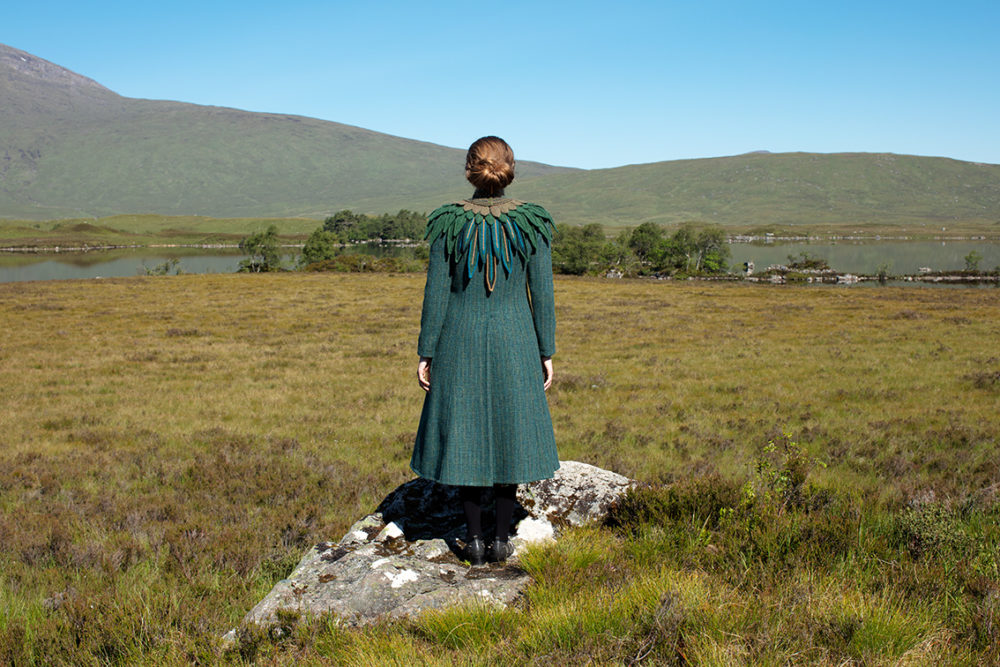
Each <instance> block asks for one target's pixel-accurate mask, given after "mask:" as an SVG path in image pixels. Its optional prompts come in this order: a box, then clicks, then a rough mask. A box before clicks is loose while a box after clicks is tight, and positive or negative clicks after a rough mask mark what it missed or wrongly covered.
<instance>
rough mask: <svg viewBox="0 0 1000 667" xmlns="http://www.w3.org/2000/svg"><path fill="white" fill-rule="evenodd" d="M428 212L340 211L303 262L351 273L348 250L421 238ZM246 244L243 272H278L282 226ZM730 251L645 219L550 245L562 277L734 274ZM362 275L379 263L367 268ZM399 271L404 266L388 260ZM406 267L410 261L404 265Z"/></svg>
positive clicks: (700, 234) (704, 229)
mask: <svg viewBox="0 0 1000 667" xmlns="http://www.w3.org/2000/svg"><path fill="white" fill-rule="evenodd" d="M426 226H427V215H426V214H424V213H416V212H414V211H408V210H405V209H404V210H401V211H399V212H398V213H395V214H383V215H379V216H371V215H365V214H363V213H355V212H353V211H349V210H343V211H338V212H337V213H334V214H333V215H331V216H329V217H327V218H326V219H325V220H324V221H323V224H322V226H320V227H319V228H317V229H316V230H315V231H314V232H313V233H312V234H311V235H310V236H309V238H308V239H307V240H306V242H305V246H304V247H303V248H302V255H301V258H300V260H299V264H300V266H302V267H307V266H313V267H315V268H320V267H322V268H325V269H327V270H330V269H333V270H352V269H351V268H347V267H354V265H355V264H358V263H357V262H350V261H345V260H344V256H345V255H348V254H351V253H350V251H345V248H344V246H345V245H347V244H350V243H356V242H359V241H384V240H402V239H410V240H413V239H422V238H423V235H424V230H425V228H426ZM240 247H241V248H243V249H244V251H245V252H247V254H248V255H250V257H249V258H248V259H247V260H244V262H243V263H242V264H241V270H242V271H273V270H278V269H280V268H281V267H280V261H279V255H278V250H277V248H278V239H277V229H276V228H274V227H273V226H272V227H271V228H269V229H268V230H267V231H266V232H259V233H257V234H254V235H251V236H249V237H247V238H245V239H244V240H243V241H242V242H241V243H240ZM729 257H730V255H729V246H728V244H727V243H726V236H725V233H724V232H723V230H722V228H721V227H718V226H717V225H702V224H697V223H685V224H683V225H681V226H680V227H679V228H678V229H676V230H674V231H673V232H672V233H671V232H668V230H667V229H666V228H665V227H663V226H662V225H658V224H656V223H653V222H644V223H642V224H641V225H639V226H638V227H635V228H634V229H629V230H625V231H623V232H621V233H619V234H618V235H617V236H615V237H613V238H608V236H607V235H606V233H605V231H604V227H603V226H601V225H599V224H589V225H584V226H583V227H574V226H570V225H566V224H557V225H556V230H555V234H554V236H553V242H552V267H553V270H554V271H555V272H556V273H567V274H574V275H583V274H592V275H604V274H607V273H609V272H611V273H619V274H621V275H622V276H640V275H708V274H718V273H726V272H727V271H728V270H729ZM413 259H414V260H417V261H418V262H419V261H426V259H427V247H426V245H420V246H417V247H415V248H414V249H413ZM363 264H364V266H365V267H367V268H365V269H363V270H379V269H378V268H374V269H373V268H372V267H377V266H379V264H378V263H372V262H370V261H369V262H367V263H363ZM389 264H391V265H392V268H391V269H389V270H399V267H398V266H397V264H398V262H389V263H388V264H387V266H388V265H389ZM405 264H406V266H407V267H410V266H413V263H412V262H406V263H405Z"/></svg>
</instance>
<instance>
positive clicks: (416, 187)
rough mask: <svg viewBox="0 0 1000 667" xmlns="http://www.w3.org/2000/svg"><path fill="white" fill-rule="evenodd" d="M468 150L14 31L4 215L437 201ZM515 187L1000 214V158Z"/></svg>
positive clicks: (525, 172) (630, 213)
mask: <svg viewBox="0 0 1000 667" xmlns="http://www.w3.org/2000/svg"><path fill="white" fill-rule="evenodd" d="M463 164H464V151H463V150H461V149H457V148H450V147H447V146H440V145H438V144H433V143H429V142H423V141H418V140H414V139H406V138H403V137H395V136H392V135H387V134H383V133H379V132H376V131H373V130H369V129H365V128H361V127H356V126H352V125H345V124H340V123H335V122H333V121H325V120H319V119H315V118H309V117H306V116H296V115H292V114H281V113H259V112H250V111H244V110H240V109H235V108H230V107H219V106H202V105H196V104H191V103H186V102H174V101H169V100H147V99H134V98H127V97H122V96H120V95H118V94H117V93H115V92H113V91H111V90H109V89H108V88H105V87H104V86H102V85H101V84H100V83H98V82H96V81H94V80H93V79H89V78H87V77H85V76H83V75H80V74H77V73H75V72H72V71H70V70H68V69H66V68H63V67H60V66H59V65H56V64H53V63H50V62H49V61H46V60H44V59H41V58H38V57H37V56H33V55H32V54H30V53H27V52H24V51H20V50H18V49H15V48H13V47H9V46H4V45H0V218H8V219H11V218H23V219H53V218H71V217H100V216H107V215H115V214H132V213H155V214H160V215H200V216H212V217H227V218H243V217H292V216H303V217H314V218H320V217H323V216H325V215H328V214H330V213H332V212H333V211H336V210H339V209H344V208H350V209H354V210H357V211H359V212H365V213H382V212H387V211H395V210H398V209H400V208H408V209H412V210H420V211H429V210H431V209H433V208H435V207H436V206H437V205H439V204H440V203H441V202H444V201H452V200H455V199H461V198H463V197H466V196H468V195H469V194H470V193H469V186H468V185H467V184H466V183H465V180H464V175H463ZM517 175H518V176H517V180H516V181H515V182H514V184H513V185H512V186H511V188H510V189H509V190H508V194H510V195H511V196H514V197H517V198H520V199H531V200H535V201H540V202H544V203H545V205H546V207H548V208H549V209H550V210H551V211H552V212H553V213H554V214H555V215H556V217H557V219H559V220H562V221H566V222H570V223H588V222H600V223H603V224H608V225H611V226H624V225H635V224H639V223H640V222H644V221H656V222H665V223H670V222H682V221H685V220H704V221H710V222H718V223H721V224H725V225H744V226H746V225H767V224H782V225H789V224H799V223H808V224H826V223H831V224H840V223H859V224H860V223H875V224H897V223H900V222H913V221H917V222H919V223H920V224H932V223H933V224H936V223H938V222H940V221H955V220H962V221H969V222H975V223H977V224H978V223H990V224H992V223H998V222H1000V165H990V164H979V163H971V162H963V161H960V160H953V159H951V158H939V157H922V156H920V157H918V156H907V155H897V154H887V153H831V154H817V153H770V152H767V151H752V152H750V153H745V154H742V155H736V156H725V157H713V158H696V159H687V160H672V161H664V162H652V163H645V164H636V165H625V166H621V167H613V168H606V169H592V170H579V169H572V168H568V167H557V166H552V165H546V164H542V163H535V162H520V161H519V162H518V164H517Z"/></svg>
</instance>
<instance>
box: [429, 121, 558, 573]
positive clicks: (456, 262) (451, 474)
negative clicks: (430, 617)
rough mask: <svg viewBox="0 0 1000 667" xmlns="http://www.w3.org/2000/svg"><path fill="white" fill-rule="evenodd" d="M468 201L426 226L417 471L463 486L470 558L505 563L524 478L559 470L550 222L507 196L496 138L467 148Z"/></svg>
mask: <svg viewBox="0 0 1000 667" xmlns="http://www.w3.org/2000/svg"><path fill="white" fill-rule="evenodd" d="M465 177H466V178H467V179H468V180H469V182H470V183H471V184H472V185H473V186H474V187H475V189H476V190H475V193H474V194H473V196H472V198H471V199H467V200H464V201H460V202H456V203H454V204H447V205H445V206H442V207H441V208H439V209H437V210H436V211H434V212H433V213H431V215H430V217H429V218H428V223H427V238H428V240H429V242H430V264H429V265H428V267H427V284H426V287H425V288H424V305H423V313H422V315H421V318H420V339H419V342H418V346H417V352H418V354H419V355H420V361H419V364H418V366H417V380H418V381H419V383H420V386H421V387H422V388H423V389H424V391H426V392H427V394H426V396H425V399H424V408H423V412H422V413H421V415H420V427H419V429H418V431H417V438H416V444H415V446H414V449H413V459H412V461H411V463H410V467H411V468H413V471H414V472H416V473H417V474H418V475H420V476H421V477H424V478H427V479H432V480H435V481H437V482H440V483H442V484H452V485H455V486H458V487H460V488H459V495H460V497H461V499H462V507H463V510H464V512H465V520H466V538H465V542H466V547H465V550H464V554H463V555H464V556H465V558H466V559H467V560H469V561H470V562H471V563H472V564H473V565H481V564H482V563H483V562H484V560H485V558H486V557H487V556H488V557H489V559H490V560H492V561H495V562H503V561H505V560H506V559H507V558H508V556H510V554H511V553H512V551H513V547H512V546H511V545H510V542H509V540H508V537H509V534H510V523H511V519H512V517H513V514H514V506H515V503H516V500H515V494H516V491H517V485H518V484H523V483H525V482H533V481H536V480H539V479H547V478H549V477H552V475H553V473H554V472H555V470H556V469H557V468H558V467H559V457H558V455H557V454H556V444H555V437H554V436H553V433H552V420H551V417H550V416H549V407H548V403H547V402H546V400H545V391H546V390H547V389H548V388H549V385H550V384H551V383H552V354H553V353H554V352H555V308H554V305H553V299H552V256H551V252H550V248H549V243H550V241H551V238H552V219H551V217H550V216H549V214H548V213H547V212H546V211H545V209H543V208H542V207H540V206H537V205H535V204H528V203H525V202H520V201H517V200H514V199H509V198H506V197H504V188H506V187H507V186H508V185H510V183H511V181H513V180H514V153H513V151H511V149H510V146H508V145H507V143H506V142H505V141H504V140H503V139H500V138H499V137H483V138H481V139H478V140H477V141H476V142H475V143H473V144H472V146H470V147H469V152H468V154H467V155H466V160H465ZM490 486H492V487H493V490H494V492H495V498H496V529H495V531H494V534H493V540H492V542H491V544H490V545H489V549H488V553H487V547H486V545H485V542H484V540H483V529H482V518H481V517H482V504H483V492H484V491H485V490H486V489H487V488H488V487H490Z"/></svg>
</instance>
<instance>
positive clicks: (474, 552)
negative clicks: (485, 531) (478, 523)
mask: <svg viewBox="0 0 1000 667" xmlns="http://www.w3.org/2000/svg"><path fill="white" fill-rule="evenodd" d="M462 558H463V559H465V560H467V561H469V563H471V564H472V565H482V564H483V563H485V562H486V545H485V544H483V538H481V537H479V536H478V535H476V536H475V537H471V538H469V539H468V540H466V542H465V548H464V549H462Z"/></svg>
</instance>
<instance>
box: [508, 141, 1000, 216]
mask: <svg viewBox="0 0 1000 667" xmlns="http://www.w3.org/2000/svg"><path fill="white" fill-rule="evenodd" d="M524 189H525V191H526V194H527V195H528V197H530V198H532V199H537V200H538V201H541V202H545V204H546V205H547V206H549V207H550V208H551V209H552V210H553V211H555V212H557V213H558V214H560V215H562V216H564V217H566V218H568V219H572V220H576V221H579V222H615V221H621V220H634V221H640V222H641V221H645V220H652V221H656V222H664V223H669V222H683V221H686V220H702V221H709V222H717V223H721V224H726V225H741V226H747V225H749V226H763V225H772V224H777V225H795V224H809V225H818V224H828V223H831V224H839V223H852V224H864V223H871V224H878V225H886V224H913V223H927V224H939V223H953V222H957V221H962V222H968V223H973V222H974V223H990V224H1000V165H994V164H977V163H973V162H961V161H959V160H951V159H948V158H940V157H917V156H912V155H894V154H890V153H833V154H817V153H748V154H745V155H735V156H733V157H721V158H705V159H700V160H676V161H671V162H656V163H652V164H639V165H631V166H627V167H617V168H615V169H595V170H592V171H586V172H574V173H569V174H553V175H551V176H546V177H545V178H540V179H538V180H535V181H532V182H531V183H528V184H526V185H525V188H524ZM633 224H634V223H633Z"/></svg>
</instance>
